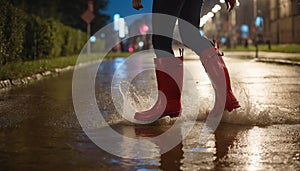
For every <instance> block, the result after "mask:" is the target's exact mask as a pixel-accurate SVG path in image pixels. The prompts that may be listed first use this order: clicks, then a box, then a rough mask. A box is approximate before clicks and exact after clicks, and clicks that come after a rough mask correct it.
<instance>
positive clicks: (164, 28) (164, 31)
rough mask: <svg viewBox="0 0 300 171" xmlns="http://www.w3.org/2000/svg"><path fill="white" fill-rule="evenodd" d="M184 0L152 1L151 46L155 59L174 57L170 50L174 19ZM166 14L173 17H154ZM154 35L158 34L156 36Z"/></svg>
mask: <svg viewBox="0 0 300 171" xmlns="http://www.w3.org/2000/svg"><path fill="white" fill-rule="evenodd" d="M184 1H185V0H153V7H152V13H154V15H153V16H152V29H153V33H154V34H153V36H152V44H153V48H154V50H155V54H156V56H157V58H161V57H174V52H173V50H172V41H173V39H172V37H173V31H174V27H175V23H176V17H178V16H179V14H180V10H181V8H182V6H183V4H184ZM155 13H158V14H166V15H169V16H173V17H168V16H162V15H155ZM155 33H160V35H157V34H155ZM162 35H164V36H162Z"/></svg>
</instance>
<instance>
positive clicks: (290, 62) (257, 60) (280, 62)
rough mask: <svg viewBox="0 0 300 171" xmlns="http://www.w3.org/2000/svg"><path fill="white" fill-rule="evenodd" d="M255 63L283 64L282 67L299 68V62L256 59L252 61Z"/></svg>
mask: <svg viewBox="0 0 300 171" xmlns="http://www.w3.org/2000/svg"><path fill="white" fill-rule="evenodd" d="M254 61H255V62H266V63H276V64H283V65H295V66H300V62H294V61H288V60H283V59H268V58H258V59H254Z"/></svg>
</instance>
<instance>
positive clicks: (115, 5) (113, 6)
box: [102, 0, 152, 18]
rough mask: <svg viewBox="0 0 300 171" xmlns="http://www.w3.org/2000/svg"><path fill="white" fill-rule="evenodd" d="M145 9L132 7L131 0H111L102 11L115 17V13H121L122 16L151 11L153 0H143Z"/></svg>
mask: <svg viewBox="0 0 300 171" xmlns="http://www.w3.org/2000/svg"><path fill="white" fill-rule="evenodd" d="M142 4H143V6H144V8H143V9H140V10H138V11H137V10H135V9H133V8H132V5H131V0H109V4H108V6H107V8H106V10H104V11H102V12H103V13H105V14H108V15H109V16H111V18H113V15H114V14H115V13H119V14H120V15H121V17H126V16H130V15H134V14H141V13H150V12H151V10H152V0H142Z"/></svg>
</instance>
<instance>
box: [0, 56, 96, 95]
mask: <svg viewBox="0 0 300 171" xmlns="http://www.w3.org/2000/svg"><path fill="white" fill-rule="evenodd" d="M97 62H98V61H97V60H95V61H89V62H83V63H79V64H77V65H76V66H70V65H69V66H67V67H64V68H55V69H54V71H44V72H42V73H37V74H33V75H32V76H29V77H24V78H17V79H14V80H9V79H8V80H0V90H2V89H7V88H11V87H13V86H21V85H26V84H28V83H31V82H34V81H39V80H42V79H43V78H45V77H49V76H54V75H57V74H59V73H62V72H66V71H70V70H72V69H74V68H75V67H77V68H82V67H86V66H88V65H91V64H95V63H97Z"/></svg>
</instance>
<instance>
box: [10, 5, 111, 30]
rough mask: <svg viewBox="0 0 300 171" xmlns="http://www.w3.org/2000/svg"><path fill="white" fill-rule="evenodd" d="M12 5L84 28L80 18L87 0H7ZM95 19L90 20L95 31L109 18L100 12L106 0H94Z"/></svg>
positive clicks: (42, 16)
mask: <svg viewBox="0 0 300 171" xmlns="http://www.w3.org/2000/svg"><path fill="white" fill-rule="evenodd" d="M9 1H11V3H12V4H14V6H16V7H18V8H20V9H22V10H24V11H26V12H27V13H29V14H35V15H37V16H39V17H41V18H54V19H57V20H60V21H61V22H62V23H64V24H65V25H68V26H71V27H73V28H78V29H81V30H83V31H85V30H86V24H85V22H84V21H83V20H82V19H81V18H80V16H81V14H82V13H83V12H84V11H85V10H86V9H87V0H71V1H66V0H48V1H45V0H9ZM94 1H95V5H94V11H95V16H96V17H95V19H94V20H93V22H92V32H93V33H94V32H96V31H97V30H99V29H100V28H101V27H103V26H104V25H105V24H106V23H107V21H108V20H109V16H107V15H105V14H103V13H101V11H102V10H103V9H105V8H106V6H107V4H108V0H94Z"/></svg>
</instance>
